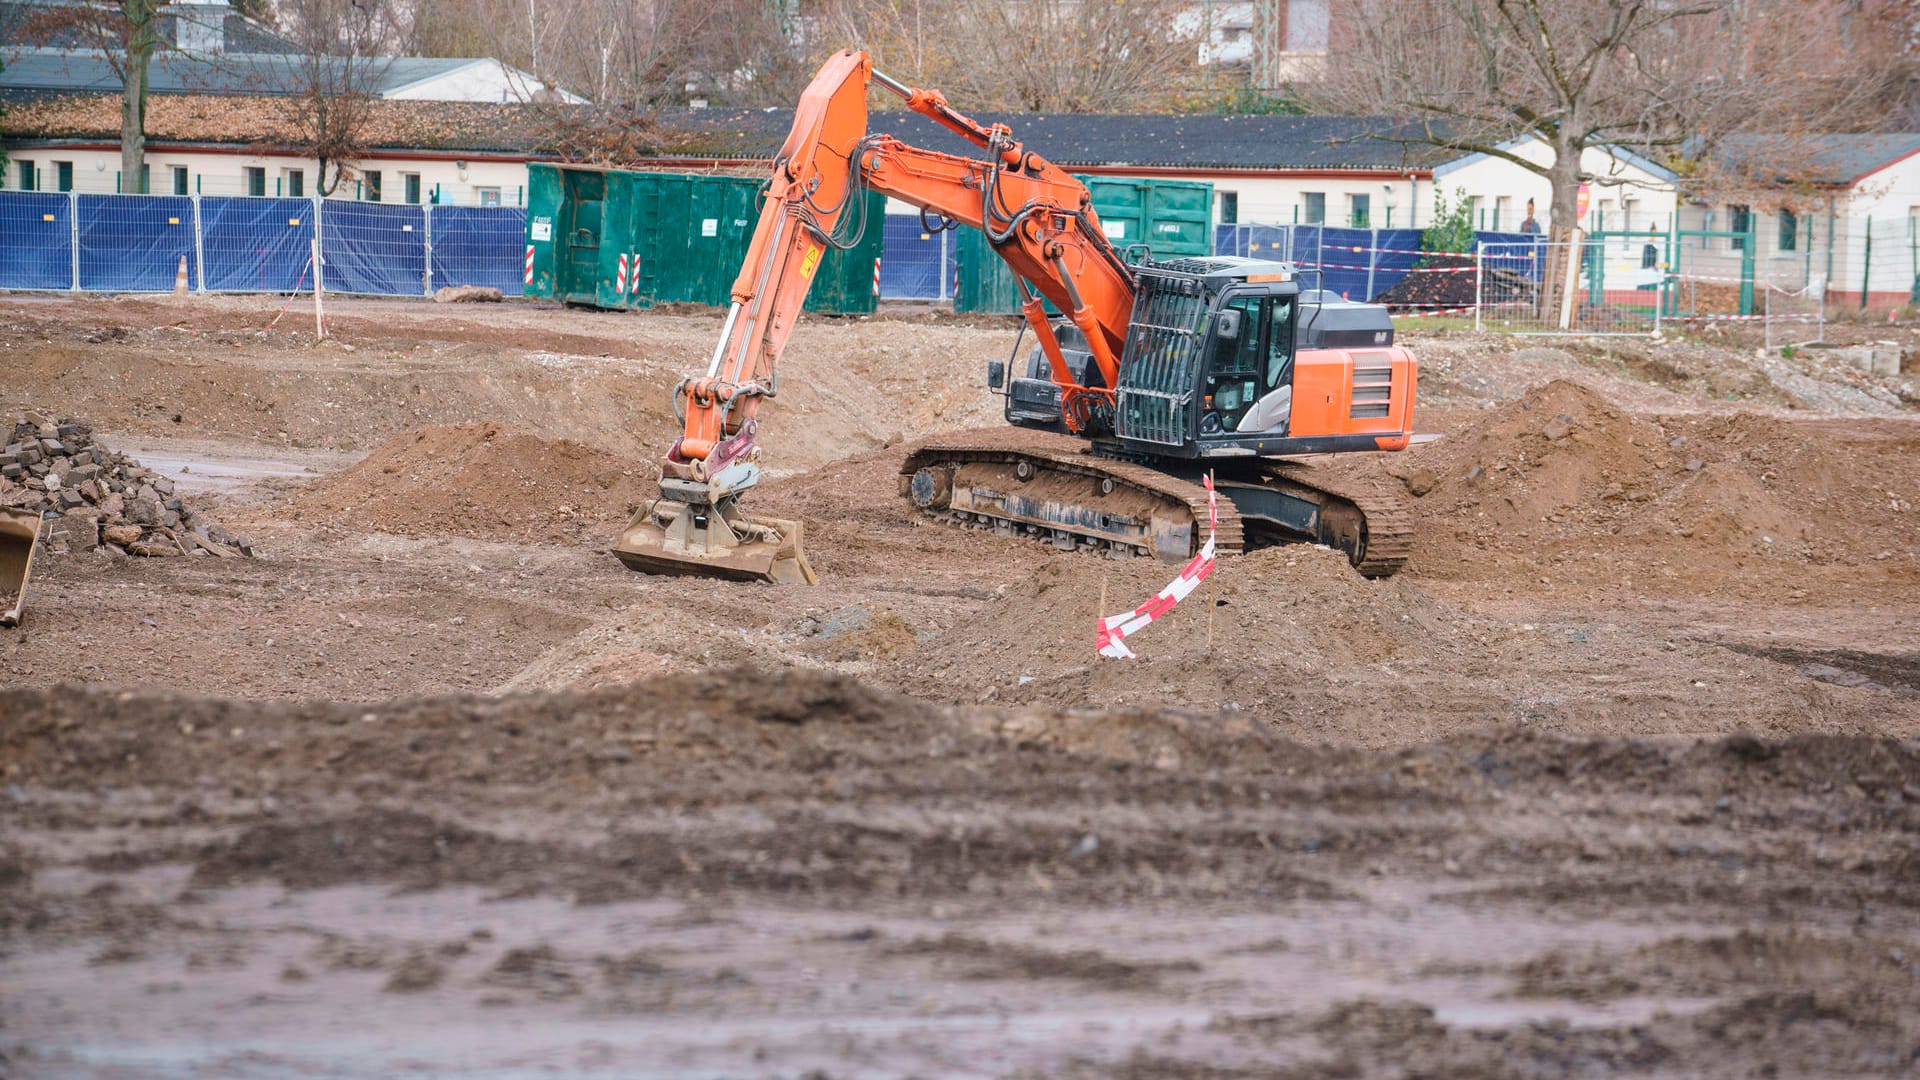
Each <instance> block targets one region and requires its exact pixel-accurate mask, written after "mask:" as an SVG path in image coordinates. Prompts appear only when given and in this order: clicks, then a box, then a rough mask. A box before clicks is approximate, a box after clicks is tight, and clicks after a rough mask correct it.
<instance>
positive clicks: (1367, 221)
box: [1347, 195, 1373, 229]
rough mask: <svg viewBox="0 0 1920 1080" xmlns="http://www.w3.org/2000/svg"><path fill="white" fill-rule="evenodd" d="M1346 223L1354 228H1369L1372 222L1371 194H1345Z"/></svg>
mask: <svg viewBox="0 0 1920 1080" xmlns="http://www.w3.org/2000/svg"><path fill="white" fill-rule="evenodd" d="M1347 224H1348V225H1349V226H1351V227H1352V228H1355V229H1366V228H1371V227H1372V224H1373V196H1371V195H1348V196H1347Z"/></svg>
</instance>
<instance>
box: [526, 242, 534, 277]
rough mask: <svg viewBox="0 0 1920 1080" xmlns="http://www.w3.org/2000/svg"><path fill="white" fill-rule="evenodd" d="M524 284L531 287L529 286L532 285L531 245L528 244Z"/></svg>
mask: <svg viewBox="0 0 1920 1080" xmlns="http://www.w3.org/2000/svg"><path fill="white" fill-rule="evenodd" d="M526 283H527V284H529V285H531V284H533V245H532V244H528V245H527V278H526Z"/></svg>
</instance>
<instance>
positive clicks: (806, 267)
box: [800, 244, 826, 281]
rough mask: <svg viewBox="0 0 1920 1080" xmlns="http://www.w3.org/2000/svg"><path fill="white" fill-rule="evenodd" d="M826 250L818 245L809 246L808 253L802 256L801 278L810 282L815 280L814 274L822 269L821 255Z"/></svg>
mask: <svg viewBox="0 0 1920 1080" xmlns="http://www.w3.org/2000/svg"><path fill="white" fill-rule="evenodd" d="M825 250H826V248H823V247H820V246H819V245H817V244H808V245H807V253H806V254H805V255H802V256H800V276H801V277H803V278H806V279H807V280H808V281H812V280H813V272H814V271H815V270H818V269H820V253H821V252H822V251H825Z"/></svg>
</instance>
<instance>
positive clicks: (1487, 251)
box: [1473, 232, 1546, 284]
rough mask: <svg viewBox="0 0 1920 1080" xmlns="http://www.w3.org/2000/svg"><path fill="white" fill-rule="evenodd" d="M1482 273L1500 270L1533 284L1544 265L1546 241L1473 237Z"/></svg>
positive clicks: (1522, 236)
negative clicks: (1483, 271) (1516, 275)
mask: <svg viewBox="0 0 1920 1080" xmlns="http://www.w3.org/2000/svg"><path fill="white" fill-rule="evenodd" d="M1473 237H1474V239H1475V240H1476V241H1478V242H1479V245H1480V251H1481V255H1482V258H1481V268H1482V269H1483V270H1489V271H1490V270H1504V271H1507V272H1508V273H1514V274H1519V275H1521V276H1522V277H1525V278H1526V279H1527V280H1529V281H1532V282H1534V283H1536V284H1538V283H1539V281H1540V278H1541V271H1542V269H1543V267H1544V265H1545V258H1544V257H1545V254H1546V249H1545V247H1544V246H1543V245H1544V244H1545V243H1546V237H1545V236H1542V235H1541V234H1539V233H1495V232H1483V233H1474V234H1473Z"/></svg>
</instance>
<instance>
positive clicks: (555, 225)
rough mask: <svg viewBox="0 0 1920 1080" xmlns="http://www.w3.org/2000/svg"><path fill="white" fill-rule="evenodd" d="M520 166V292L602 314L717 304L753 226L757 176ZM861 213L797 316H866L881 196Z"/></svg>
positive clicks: (830, 256)
mask: <svg viewBox="0 0 1920 1080" xmlns="http://www.w3.org/2000/svg"><path fill="white" fill-rule="evenodd" d="M528 171H529V173H530V181H529V185H528V191H529V202H528V212H527V246H528V248H529V249H530V250H531V252H532V265H533V274H532V279H531V280H530V281H529V282H528V284H527V295H528V296H535V297H543V298H546V299H551V300H561V301H564V302H567V303H574V304H586V305H590V306H593V307H599V308H609V309H623V308H646V307H652V306H653V305H655V304H666V303H694V304H710V305H713V306H715V307H724V306H726V304H727V303H728V300H729V294H730V293H731V291H732V288H733V280H734V278H735V277H737V276H738V275H739V273H740V265H741V263H742V262H743V261H745V259H746V257H747V247H748V245H749V244H751V243H752V240H753V229H754V226H755V224H756V223H757V222H758V220H759V216H760V188H761V183H762V182H761V181H760V180H759V179H758V178H755V177H742V176H704V175H697V174H693V173H658V172H635V171H632V170H626V169H602V168H595V167H591V166H577V165H547V164H534V165H530V166H528ZM868 211H869V214H870V217H869V219H868V220H869V228H868V229H867V231H866V234H865V235H864V236H863V237H862V238H861V241H860V243H858V244H857V245H855V246H854V247H853V248H852V249H850V250H847V251H838V250H829V251H828V253H827V255H826V257H825V258H824V259H822V260H821V264H820V268H819V270H818V271H816V272H815V274H814V280H813V286H812V288H811V289H809V290H808V294H807V303H806V310H808V311H813V312H819V313H823V314H859V313H866V312H871V311H872V310H873V308H874V296H873V271H874V263H875V261H876V260H878V259H879V258H880V247H881V237H882V229H881V227H880V225H881V222H882V220H883V218H882V215H883V214H884V213H885V199H884V197H882V196H881V195H879V194H878V193H872V194H870V195H869V202H868Z"/></svg>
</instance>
